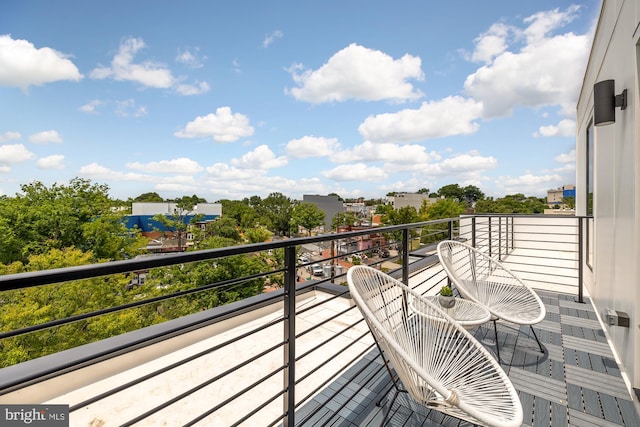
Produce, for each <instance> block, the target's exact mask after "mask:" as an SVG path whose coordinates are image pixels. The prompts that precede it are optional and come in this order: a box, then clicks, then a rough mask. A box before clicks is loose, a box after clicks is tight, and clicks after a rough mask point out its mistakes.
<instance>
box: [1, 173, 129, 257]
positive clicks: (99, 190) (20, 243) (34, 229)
mask: <svg viewBox="0 0 640 427" xmlns="http://www.w3.org/2000/svg"><path fill="white" fill-rule="evenodd" d="M21 190H22V192H21V193H20V194H16V196H15V197H3V198H1V199H0V248H1V249H0V263H3V264H7V263H11V262H13V261H21V262H26V261H27V259H28V257H29V256H30V255H34V254H44V253H47V252H48V251H49V250H51V249H64V248H71V247H78V248H82V249H83V250H87V249H88V245H89V244H88V243H87V238H88V237H91V238H96V234H97V232H96V230H93V231H92V230H90V228H91V227H88V226H86V224H89V223H90V222H93V221H99V222H101V223H102V224H107V223H109V224H110V225H109V226H110V227H113V229H114V230H118V229H119V230H122V229H121V228H120V227H119V226H118V224H117V221H118V220H119V218H118V216H119V215H120V216H121V215H122V213H121V212H120V213H118V212H115V213H114V212H113V210H112V207H113V202H112V201H111V200H110V198H109V195H108V192H109V187H108V186H107V185H104V184H93V183H91V181H90V180H86V179H80V178H74V179H72V180H71V181H70V182H69V184H68V185H64V184H62V185H61V184H53V185H51V186H50V187H47V186H45V185H44V184H43V183H41V182H39V181H35V182H33V183H31V184H26V185H22V186H21ZM100 218H102V220H100ZM96 227H97V224H96ZM96 227H94V228H96ZM111 237H114V238H116V239H120V247H119V248H116V246H118V245H114V246H113V247H112V249H111V250H106V249H105V248H106V246H103V249H105V251H98V253H100V255H99V256H103V255H104V256H107V257H109V258H118V256H117V255H116V254H117V253H120V252H119V251H120V249H124V250H127V248H126V246H127V245H128V244H129V243H133V242H135V240H136V236H131V239H122V238H120V237H121V236H111ZM101 238H102V239H108V238H110V236H109V233H103V234H102V237H101ZM94 255H95V254H94Z"/></svg>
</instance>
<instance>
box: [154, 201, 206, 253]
mask: <svg viewBox="0 0 640 427" xmlns="http://www.w3.org/2000/svg"><path fill="white" fill-rule="evenodd" d="M193 197H196V198H197V196H195V195H194V196H193ZM196 200H197V199H196ZM175 205H176V207H175V209H174V211H173V213H172V214H170V215H164V214H157V215H154V216H153V219H154V220H155V221H157V222H159V223H160V224H162V225H163V226H164V227H165V228H166V229H167V231H170V232H172V233H173V234H174V235H175V236H176V238H177V240H178V250H183V248H184V247H185V242H184V240H185V234H186V231H187V228H188V226H189V223H193V224H194V223H196V222H198V221H199V220H200V219H201V218H202V214H196V215H192V216H191V218H190V219H189V216H190V214H191V213H192V212H193V207H194V206H195V203H194V199H193V198H192V197H188V196H185V197H182V198H180V199H176V201H175Z"/></svg>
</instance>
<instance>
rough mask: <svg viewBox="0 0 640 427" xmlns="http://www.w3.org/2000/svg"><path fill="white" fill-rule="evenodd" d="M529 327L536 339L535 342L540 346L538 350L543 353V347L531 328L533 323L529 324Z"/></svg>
mask: <svg viewBox="0 0 640 427" xmlns="http://www.w3.org/2000/svg"><path fill="white" fill-rule="evenodd" d="M529 327H530V328H531V332H533V336H534V337H535V339H536V342H537V343H538V347H540V352H541V353H544V349H543V348H542V344H540V340H539V339H538V336H537V335H536V331H535V330H534V329H533V325H529Z"/></svg>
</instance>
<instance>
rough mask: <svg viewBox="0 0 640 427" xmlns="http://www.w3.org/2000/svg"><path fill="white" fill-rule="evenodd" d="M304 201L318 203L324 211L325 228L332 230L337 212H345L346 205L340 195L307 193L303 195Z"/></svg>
mask: <svg viewBox="0 0 640 427" xmlns="http://www.w3.org/2000/svg"><path fill="white" fill-rule="evenodd" d="M302 202H303V203H311V204H312V205H316V206H317V207H318V209H320V210H321V211H322V212H324V229H325V231H326V230H331V221H332V220H333V217H334V216H336V214H337V213H341V212H345V209H344V205H343V203H342V202H341V201H340V199H339V198H338V196H333V195H332V196H319V195H310V194H305V195H303V196H302Z"/></svg>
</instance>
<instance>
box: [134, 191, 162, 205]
mask: <svg viewBox="0 0 640 427" xmlns="http://www.w3.org/2000/svg"><path fill="white" fill-rule="evenodd" d="M133 201H134V202H143V203H153V202H164V199H163V198H162V197H160V195H159V194H158V193H156V192H153V193H143V194H141V195H139V196H138V197H136V198H135V199H133Z"/></svg>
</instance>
